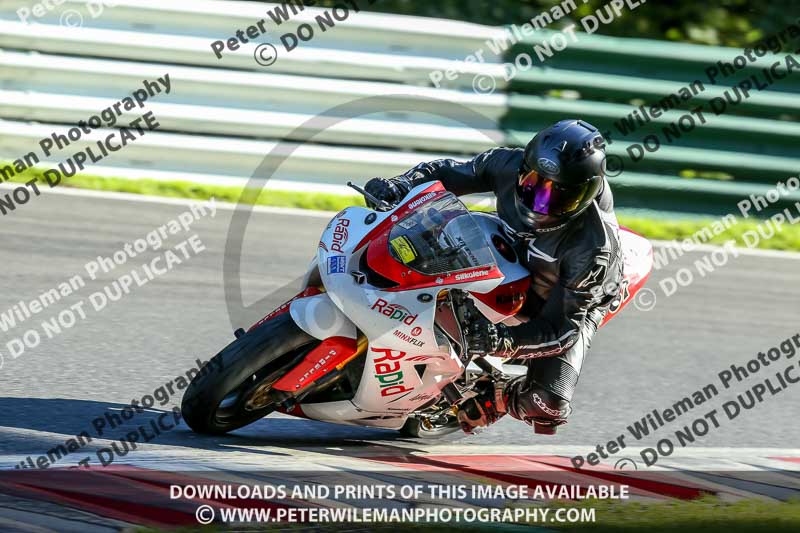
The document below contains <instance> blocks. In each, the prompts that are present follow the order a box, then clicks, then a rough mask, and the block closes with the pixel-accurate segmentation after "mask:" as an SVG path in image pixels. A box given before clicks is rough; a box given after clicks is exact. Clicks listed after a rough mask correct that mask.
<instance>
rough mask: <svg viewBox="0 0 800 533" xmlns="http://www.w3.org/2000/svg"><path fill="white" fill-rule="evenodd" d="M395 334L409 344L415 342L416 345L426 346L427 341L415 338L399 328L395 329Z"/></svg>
mask: <svg viewBox="0 0 800 533" xmlns="http://www.w3.org/2000/svg"><path fill="white" fill-rule="evenodd" d="M394 336H395V337H397V338H399V339H402V340H404V341H406V342H407V343H409V344H413V345H414V346H424V345H425V343H424V342H422V341H421V340H419V339H415V338H414V337H412V336H411V335H409V334H408V333H403V332H402V331H400V330H399V329H396V330H394Z"/></svg>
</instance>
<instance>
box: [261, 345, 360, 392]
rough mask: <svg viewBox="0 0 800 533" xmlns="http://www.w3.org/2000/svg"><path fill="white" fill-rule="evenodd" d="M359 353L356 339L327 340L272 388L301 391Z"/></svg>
mask: <svg viewBox="0 0 800 533" xmlns="http://www.w3.org/2000/svg"><path fill="white" fill-rule="evenodd" d="M357 351H358V344H357V342H356V339H350V338H347V337H330V338H328V339H325V340H324V341H322V342H321V343H320V345H319V346H317V347H316V348H314V349H313V350H311V351H310V352H309V353H308V355H306V357H305V359H303V361H302V362H301V363H300V364H299V365H297V366H296V367H294V368H293V369H292V370H290V371H289V373H288V374H286V375H285V376H283V377H282V378H281V379H279V380H278V381H277V383H275V385H273V386H272V388H273V389H275V390H280V391H285V392H297V391H300V390H302V389H304V388H306V387H307V386H309V385H311V384H312V383H314V382H315V381H317V380H318V379H319V378H321V377H322V376H324V375H325V374H327V373H328V372H330V371H331V370H333V369H334V368H335V367H336V365H338V364H339V363H343V362H344V361H347V360H348V359H349V358H350V357H352V356H353V355H355V353H356V352H357Z"/></svg>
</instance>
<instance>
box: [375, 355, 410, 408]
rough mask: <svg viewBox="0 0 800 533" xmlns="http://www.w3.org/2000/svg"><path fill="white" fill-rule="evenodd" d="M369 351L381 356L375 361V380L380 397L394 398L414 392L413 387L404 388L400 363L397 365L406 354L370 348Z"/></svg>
mask: <svg viewBox="0 0 800 533" xmlns="http://www.w3.org/2000/svg"><path fill="white" fill-rule="evenodd" d="M370 351H372V352H373V353H376V354H383V357H381V358H380V359H375V379H377V380H378V383H379V384H380V385H379V386H380V388H381V396H395V395H397V394H402V393H404V392H405V393H409V392H411V391H413V390H414V388H413V387H406V386H405V380H404V378H405V377H404V376H403V371H402V370H401V369H400V363H398V361H399V360H400V359H402V358H403V357H405V356H406V352H401V351H400V350H388V349H386V348H370ZM395 354H397V355H395Z"/></svg>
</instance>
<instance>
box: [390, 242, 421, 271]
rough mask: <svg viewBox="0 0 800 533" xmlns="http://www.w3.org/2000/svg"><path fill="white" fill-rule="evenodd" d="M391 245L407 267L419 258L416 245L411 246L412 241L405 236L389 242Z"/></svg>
mask: <svg viewBox="0 0 800 533" xmlns="http://www.w3.org/2000/svg"><path fill="white" fill-rule="evenodd" d="M389 244H390V245H391V247H392V250H394V253H396V254H397V257H399V258H400V261H402V263H403V264H404V265H407V264H408V263H410V262H411V261H413V260H414V259H416V258H417V251H416V250H415V249H414V245H413V244H411V241H410V240H408V237H406V236H405V235H401V236H399V237H397V238H395V239H392V240H391V241H389Z"/></svg>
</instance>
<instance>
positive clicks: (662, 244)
mask: <svg viewBox="0 0 800 533" xmlns="http://www.w3.org/2000/svg"><path fill="white" fill-rule="evenodd" d="M285 183H287V182H282V183H281V185H283V184H285ZM289 183H291V182H289ZM17 187H19V184H15V183H0V189H15V188H17ZM278 188H282V187H278ZM284 190H302V189H300V188H299V187H298V188H297V189H295V186H294V185H292V186H290V187H289V188H287V189H284ZM40 191H41V192H42V193H43V194H62V195H65V196H82V197H88V198H98V199H104V200H122V201H128V202H141V203H152V204H163V205H182V206H188V205H193V204H201V203H203V202H204V201H203V200H187V199H184V198H168V197H163V196H147V195H143V194H132V193H125V192H109V191H92V190H89V189H71V188H68V187H57V188H54V189H40ZM217 207H218V208H219V209H222V210H225V211H233V210H235V209H237V208H238V207H239V205H238V204H234V203H231V202H219V201H218V202H217ZM252 210H253V212H254V213H265V214H272V215H287V216H298V217H307V218H324V219H330V218H333V216H334V215H335V214H336V212H335V211H317V210H314V209H297V208H293V207H270V206H264V205H256V206H252ZM650 242H651V243H653V246H654V247H656V248H681V246H682V245H681V243H680V242H676V241H660V240H653V241H650ZM722 249H724V248H723V247H722V246H716V245H712V244H693V245H692V250H691V251H686V252H684V253H686V254H690V253H700V252H713V251H716V250H722ZM737 251H738V252H739V254H741V255H746V256H752V257H769V258H772V259H794V260H800V252H787V251H782V250H762V249H757V248H737Z"/></svg>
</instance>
